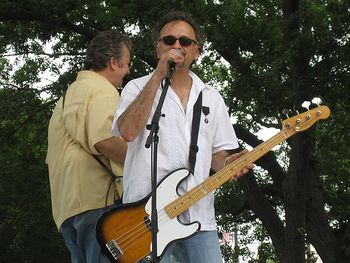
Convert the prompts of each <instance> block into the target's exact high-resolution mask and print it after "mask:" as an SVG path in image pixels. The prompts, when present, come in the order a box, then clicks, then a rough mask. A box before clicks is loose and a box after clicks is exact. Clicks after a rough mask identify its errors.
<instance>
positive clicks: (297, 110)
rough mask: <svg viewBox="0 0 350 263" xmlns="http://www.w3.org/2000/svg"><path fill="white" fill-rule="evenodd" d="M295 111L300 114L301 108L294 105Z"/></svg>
mask: <svg viewBox="0 0 350 263" xmlns="http://www.w3.org/2000/svg"><path fill="white" fill-rule="evenodd" d="M293 110H294V111H295V112H296V113H297V114H299V111H300V110H301V108H300V107H297V106H295V105H294V106H293Z"/></svg>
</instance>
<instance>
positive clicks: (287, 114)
mask: <svg viewBox="0 0 350 263" xmlns="http://www.w3.org/2000/svg"><path fill="white" fill-rule="evenodd" d="M282 113H283V115H285V116H286V117H287V118H288V119H289V110H288V109H284V110H283V111H282Z"/></svg>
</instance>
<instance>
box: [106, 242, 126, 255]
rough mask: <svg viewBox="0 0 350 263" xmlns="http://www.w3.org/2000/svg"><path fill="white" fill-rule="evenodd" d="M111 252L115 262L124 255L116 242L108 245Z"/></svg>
mask: <svg viewBox="0 0 350 263" xmlns="http://www.w3.org/2000/svg"><path fill="white" fill-rule="evenodd" d="M106 247H107V248H108V250H109V252H110V253H111V255H112V256H113V258H114V259H115V260H117V259H118V258H120V257H121V256H123V255H124V253H123V251H122V250H121V249H120V247H119V245H118V243H117V242H116V241H115V240H111V241H109V242H108V243H107V244H106Z"/></svg>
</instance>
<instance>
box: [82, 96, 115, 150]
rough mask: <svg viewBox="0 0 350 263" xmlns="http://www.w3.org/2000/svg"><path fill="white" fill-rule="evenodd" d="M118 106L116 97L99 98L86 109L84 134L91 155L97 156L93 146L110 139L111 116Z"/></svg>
mask: <svg viewBox="0 0 350 263" xmlns="http://www.w3.org/2000/svg"><path fill="white" fill-rule="evenodd" d="M117 104H118V96H109V97H99V98H97V99H95V100H93V101H92V102H91V103H90V104H89V106H88V109H87V115H86V132H87V138H88V140H89V142H88V144H89V148H90V151H91V152H92V153H93V154H99V153H98V152H97V150H96V149H95V144H96V143H98V142H100V141H103V140H106V139H108V138H111V137H112V136H113V134H112V132H111V127H112V121H113V115H114V112H115V109H116V106H117Z"/></svg>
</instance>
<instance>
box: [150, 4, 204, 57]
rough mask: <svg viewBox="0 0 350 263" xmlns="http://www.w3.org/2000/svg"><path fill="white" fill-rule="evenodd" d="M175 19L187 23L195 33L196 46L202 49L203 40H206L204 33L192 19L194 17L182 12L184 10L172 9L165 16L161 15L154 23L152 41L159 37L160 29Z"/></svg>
mask: <svg viewBox="0 0 350 263" xmlns="http://www.w3.org/2000/svg"><path fill="white" fill-rule="evenodd" d="M177 20H181V21H184V22H186V23H188V24H189V25H190V26H191V27H192V28H193V30H194V32H195V34H196V41H197V42H198V46H199V48H200V50H202V48H203V45H204V42H205V40H206V35H205V33H204V31H203V30H202V29H201V28H200V26H199V25H198V24H197V22H196V21H195V20H194V18H193V17H192V16H191V15H190V14H188V13H186V12H184V11H172V12H170V13H168V14H166V15H165V16H163V17H162V18H161V19H160V20H159V22H158V24H157V25H156V27H155V29H154V31H153V39H154V43H157V42H158V40H159V37H160V31H161V30H162V28H163V27H164V26H165V25H166V24H168V23H170V22H172V21H177Z"/></svg>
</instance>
